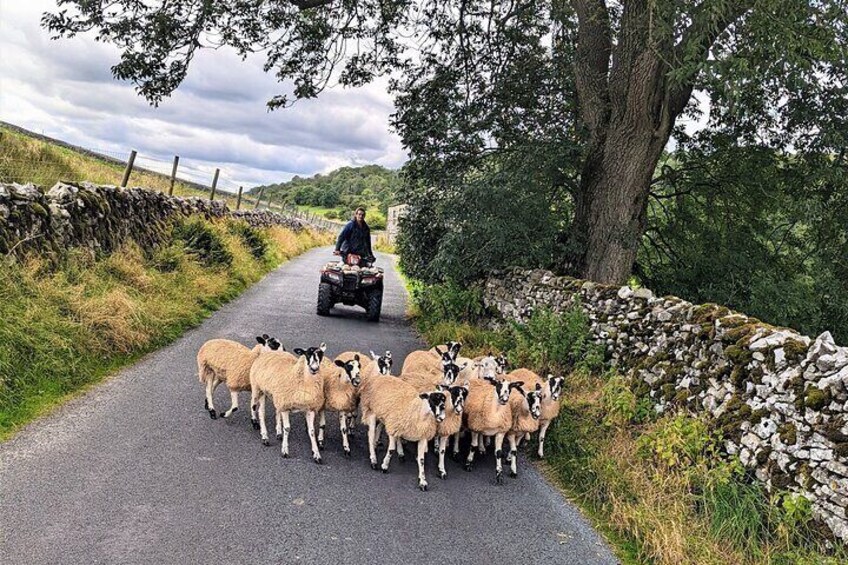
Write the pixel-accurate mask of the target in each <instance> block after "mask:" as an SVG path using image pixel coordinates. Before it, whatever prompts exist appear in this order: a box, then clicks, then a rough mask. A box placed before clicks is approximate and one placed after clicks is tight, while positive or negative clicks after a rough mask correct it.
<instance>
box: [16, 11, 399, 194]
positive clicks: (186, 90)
mask: <svg viewBox="0 0 848 565" xmlns="http://www.w3.org/2000/svg"><path fill="white" fill-rule="evenodd" d="M55 7H56V4H55V0H0V120H3V121H6V122H9V123H12V124H15V125H17V126H20V127H23V128H26V129H29V130H31V131H34V132H36V133H41V134H44V135H47V136H50V137H54V138H57V139H61V140H63V141H66V142H69V143H72V144H75V145H79V146H82V147H85V148H88V149H93V150H99V151H100V152H102V153H106V154H109V155H112V156H115V157H119V158H122V159H126V158H127V155H128V154H129V152H130V150H131V149H135V150H136V151H137V152H138V157H137V159H136V163H137V164H139V165H140V166H143V167H147V168H153V169H156V170H161V171H165V172H168V173H170V168H171V162H172V160H173V156H174V155H179V156H180V165H181V171H182V172H183V174H184V176H186V177H188V178H190V179H191V180H195V181H197V182H202V183H204V184H211V179H212V175H213V172H214V170H215V168H216V167H220V168H221V180H220V181H219V186H220V187H221V188H223V189H225V190H231V191H234V190H237V188H238V186H239V185H244V186H245V187H249V186H255V185H258V184H267V183H272V182H281V181H285V180H288V179H290V178H291V177H293V176H294V175H300V176H312V175H314V174H317V173H326V172H329V171H332V170H333V169H336V168H338V167H341V166H345V165H353V166H356V165H365V164H370V163H377V164H380V165H383V166H386V167H390V168H398V167H400V166H401V165H402V164H403V163H404V162H405V161H406V152H405V151H404V150H403V148H402V146H401V143H400V139H399V138H398V136H397V135H396V134H394V133H393V132H391V131H390V129H389V126H388V117H389V114H391V113H392V111H393V104H392V98H391V96H390V95H389V94H388V92H387V88H386V84H387V83H386V81H385V80H381V81H379V82H375V83H373V84H371V85H368V86H366V87H363V88H358V89H342V88H341V87H337V88H334V89H332V90H328V91H325V92H324V93H322V94H321V95H319V97H318V98H317V99H314V100H301V101H298V102H297V103H296V104H295V105H294V106H293V107H291V108H286V109H281V110H276V111H274V112H269V111H268V110H267V107H266V105H265V103H266V102H267V101H268V100H269V99H270V98H271V97H272V96H274V95H275V94H279V93H281V92H283V90H284V89H285V86H286V85H284V84H280V83H278V82H277V81H276V79H275V78H274V77H273V76H271V75H267V74H265V73H264V72H263V71H262V63H263V62H264V59H263V58H261V57H254V58H250V59H248V60H247V61H242V60H241V59H240V58H239V57H238V56H236V55H235V53H234V52H232V51H225V50H202V51H201V52H200V53H199V55H197V56H196V57H195V59H194V61H193V62H192V66H191V67H190V68H189V73H188V77H187V79H186V80H185V82H183V84H182V85H181V86H180V87H179V88H178V89H177V91H176V92H175V93H174V94H173V95H172V96H171V97H170V98H167V99H165V100H163V101H162V102H161V103H160V105H159V107H157V108H154V107H152V106H150V105H149V104H148V103H147V101H146V100H145V99H144V98H143V97H141V96H139V95H137V94H136V92H135V89H134V86H133V85H132V84H131V83H129V82H120V81H117V80H115V79H114V78H112V75H111V72H110V70H109V69H110V68H111V66H112V65H114V64H115V63H117V62H118V60H119V52H118V50H117V49H116V48H114V47H112V46H110V45H104V44H100V43H97V42H95V41H94V40H93V39H92V37H91V36H90V35H88V36H86V35H83V36H77V37H75V38H73V39H61V40H57V41H54V40H51V39H50V36H49V33H48V32H47V31H46V30H44V29H42V28H41V27H40V19H41V14H42V13H44V12H46V11H54V10H55Z"/></svg>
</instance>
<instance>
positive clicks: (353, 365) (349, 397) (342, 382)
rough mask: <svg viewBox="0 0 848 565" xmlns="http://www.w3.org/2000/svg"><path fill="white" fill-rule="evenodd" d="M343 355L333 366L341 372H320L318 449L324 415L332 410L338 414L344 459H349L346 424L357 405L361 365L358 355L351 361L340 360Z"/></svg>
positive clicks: (322, 435)
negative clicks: (322, 400) (320, 403)
mask: <svg viewBox="0 0 848 565" xmlns="http://www.w3.org/2000/svg"><path fill="white" fill-rule="evenodd" d="M344 355H345V354H342V355H340V356H339V357H337V358H336V360H335V361H334V364H335V365H336V366H337V367H339V368H340V369H341V370H340V371H337V372H336V373H335V374H333V373H332V372H322V374H323V377H324V406H323V407H322V408H321V412H320V416H319V421H320V422H319V425H318V448H319V449H323V447H324V427H325V426H326V420H325V413H326V411H327V410H333V411H335V412H338V413H339V429H340V430H341V435H342V446H343V449H344V454H345V457H350V440H349V437H348V424H349V423H353V415H354V412H355V411H356V405H357V404H358V403H359V390H358V389H359V384H360V373H361V367H362V365H361V363H360V361H359V360H360V357H359V354H354V355H353V358H352V359H349V358H346V357H345V358H346V359H347V360H342V358H343V357H344Z"/></svg>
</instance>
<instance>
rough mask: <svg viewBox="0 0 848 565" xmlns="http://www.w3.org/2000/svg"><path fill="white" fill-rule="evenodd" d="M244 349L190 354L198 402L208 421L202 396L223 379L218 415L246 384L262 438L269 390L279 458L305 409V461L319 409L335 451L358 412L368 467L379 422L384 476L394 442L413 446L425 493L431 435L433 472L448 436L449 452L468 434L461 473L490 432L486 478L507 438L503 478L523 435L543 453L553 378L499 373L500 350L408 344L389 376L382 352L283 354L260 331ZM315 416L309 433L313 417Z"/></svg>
mask: <svg viewBox="0 0 848 565" xmlns="http://www.w3.org/2000/svg"><path fill="white" fill-rule="evenodd" d="M256 341H257V342H258V343H257V345H256V346H254V347H253V348H252V349H250V348H248V347H245V346H244V345H242V344H240V343H238V342H235V341H231V340H227V339H213V340H210V341H207V342H206V343H205V344H203V346H202V347H201V348H200V351H199V352H198V354H197V368H198V374H199V377H200V382H201V383H202V384H203V385H204V386H205V388H206V403H205V408H206V410H207V411H208V412H209V415H210V416H211V417H212V419H215V418H217V416H218V413H217V412H216V411H215V406H214V404H213V401H212V395H213V393H214V391H215V389H216V387H217V386H218V385H219V384H221V383H226V385H227V388H228V389H229V390H230V395H231V398H232V405H231V406H230V408H229V410H227V411H225V412H221V413H220V416H221V417H223V418H228V417H229V416H231V415H232V414H233V412H235V411H236V410H238V393H239V392H241V391H247V390H249V391H250V409H251V422H252V423H253V427H254V429H258V430H260V433H261V438H262V443H263V444H264V445H269V441H268V429H267V427H266V424H265V401H266V399H267V398H268V397H269V396H270V397H271V400H272V402H273V403H274V408H275V414H276V435H277V439H280V440H282V447H281V450H282V456H283V457H288V456H289V433H290V430H291V425H290V421H289V415H290V414H291V413H292V412H305V413H306V425H307V429H308V434H309V441H310V443H311V445H312V458H313V460H314V461H315V462H316V463H321V451H320V450H321V449H322V448H323V447H324V428H325V423H326V420H325V414H326V412H328V411H330V412H337V413H338V415H339V426H340V429H341V438H342V445H343V449H344V453H345V455H346V456H348V457H349V456H350V440H349V436H350V431H351V427H352V426H353V425H354V420H355V418H356V413H357V411H359V414H360V422H361V423H362V425H367V426H368V450H369V455H370V459H371V468H372V469H377V468H378V465H377V453H376V448H377V443H378V439H379V437H380V436H381V434H382V431H381V428H382V427H385V430H386V433H387V435H388V438H389V441H388V449H387V452H386V455H385V457H384V458H383V461H382V464H381V465H380V468H381V469H382V471H383V472H384V473H386V472H388V470H389V463H390V461H391V459H392V456H393V455H394V453H395V451H397V453H398V456H399V457H400V458H401V460H402V459H403V457H404V453H403V441H402V440H406V441H409V442H417V444H418V457H417V461H418V487H419V488H420V489H421V490H427V479H426V478H425V475H424V454H425V453H427V450H428V445H429V442H430V441H431V440H433V441H434V449H435V450H437V451H438V453H439V466H438V468H439V477H441V478H442V479H445V478H447V472H446V471H445V451H446V450H447V449H448V442H449V439H450V438H451V436H453V438H454V442H453V446H452V450H453V455H454V457H459V444H460V436H461V434H462V433H464V432H465V431H467V432H469V433H470V434H471V447H470V448H469V450H468V455H467V457H466V460H465V469H466V470H467V471H470V470H471V469H472V467H473V464H474V456H475V452H479V453H481V454H482V453H485V450H486V445H487V442H489V441H490V438H494V446H495V467H496V475H495V478H496V480H497V482H498V483H501V482H502V481H503V469H502V460H503V459H504V451H503V442H504V439H506V440H507V441H508V442H509V453H508V454H507V455H506V459H507V461H508V462H509V465H510V476H512V477H515V476H517V467H516V465H517V449H518V446H519V444H520V442H521V441H522V440H523V439H527V438H529V437H530V434H531V433H533V432H536V431H538V432H539V451H538V454H539V457H544V444H545V433H546V431H547V428H548V426H549V425H550V423H551V421H552V420H553V419H554V418H556V416H557V415H558V414H559V406H560V404H559V396H560V393H561V392H562V385H563V377H554V376H552V375H548V376H547V378H544V379H543V378H541V377H540V376H539V375H537V374H536V373H534V372H533V371H530V370H528V369H517V370H514V371H511V372H507V362H506V359H505V358H504V357H503V356H497V357H493V356H491V355H487V356H483V357H478V358H476V359H468V358H464V357H460V356H459V351H460V348H461V347H462V344H460V343H458V342H448V343H447V344H445V345H443V346H436V347H434V348H432V349H430V350H426V351H425V350H420V351H413V352H412V353H410V354H409V356H407V358H406V360H405V361H404V363H403V368H402V370H401V373H400V376H399V377H398V376H392V354H391V352H389V351H386V353H385V354H383V355H378V354H376V353H374V352H373V351H371V352H370V356H368V355H364V354H362V353H358V352H346V353H342V354H341V355H338V356H337V357H336V359H335V360H334V361H332V362H330V361H329V360H328V359H327V358H326V357H325V356H324V352H325V350H326V346H325V345H324V344H323V343H322V344H321V345H320V346H319V347H310V348H309V349H305V350H304V349H300V348H296V349H294V350H293V351H292V352H291V353H289V352H287V351H286V350H285V348H283V347H282V346H281V344H280V342H279V341H278V340H277V339H275V338H273V337H269V336H268V335H263V336H260V337H257V338H256ZM316 415H317V417H318V419H319V424H318V433H317V435H316V433H315V418H316Z"/></svg>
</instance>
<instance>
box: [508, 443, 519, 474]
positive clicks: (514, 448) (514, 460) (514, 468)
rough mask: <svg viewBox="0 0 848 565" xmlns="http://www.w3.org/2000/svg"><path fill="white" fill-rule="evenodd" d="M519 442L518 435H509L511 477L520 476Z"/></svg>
mask: <svg viewBox="0 0 848 565" xmlns="http://www.w3.org/2000/svg"><path fill="white" fill-rule="evenodd" d="M518 441H519V438H517V437H516V434H509V476H510V477H512V478H513V479H514V478H515V477H517V476H518Z"/></svg>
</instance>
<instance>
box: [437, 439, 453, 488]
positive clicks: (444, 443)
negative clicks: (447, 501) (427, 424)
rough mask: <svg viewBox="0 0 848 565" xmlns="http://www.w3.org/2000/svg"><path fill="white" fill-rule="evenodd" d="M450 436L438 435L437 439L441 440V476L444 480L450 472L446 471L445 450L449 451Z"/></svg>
mask: <svg viewBox="0 0 848 565" xmlns="http://www.w3.org/2000/svg"><path fill="white" fill-rule="evenodd" d="M449 437H450V436H445V437H441V438H440V437H438V436H436V440H437V441H438V442H439V478H440V479H443V480H444V479H447V478H448V472H447V471H445V451H447V447H448V438H449Z"/></svg>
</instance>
